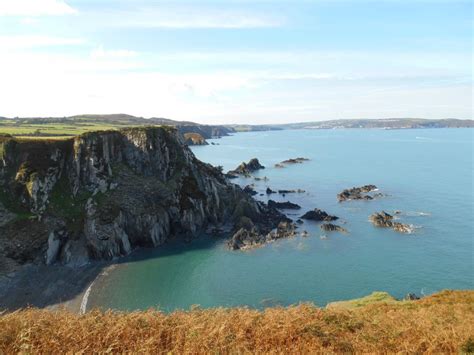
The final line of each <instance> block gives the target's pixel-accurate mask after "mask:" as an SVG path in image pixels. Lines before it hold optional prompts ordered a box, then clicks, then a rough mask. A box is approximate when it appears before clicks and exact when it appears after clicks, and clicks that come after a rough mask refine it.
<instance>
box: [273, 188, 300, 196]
mask: <svg viewBox="0 0 474 355" xmlns="http://www.w3.org/2000/svg"><path fill="white" fill-rule="evenodd" d="M305 192H306V191H305V190H302V189H296V190H278V193H279V194H282V195H284V194H294V193H299V194H302V193H305Z"/></svg>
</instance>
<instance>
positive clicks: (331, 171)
mask: <svg viewBox="0 0 474 355" xmlns="http://www.w3.org/2000/svg"><path fill="white" fill-rule="evenodd" d="M473 133H474V130H472V129H426V130H294V131H274V132H251V133H240V134H236V135H234V136H231V137H224V138H222V139H217V140H213V142H215V143H218V144H219V145H209V146H202V147H194V148H193V151H194V153H195V154H196V156H197V157H198V158H199V159H201V160H203V161H205V162H209V163H212V164H214V165H222V166H223V167H224V169H225V170H226V171H227V170H229V169H232V168H234V167H235V166H237V165H238V164H239V163H240V162H242V161H248V160H249V159H250V158H253V157H257V158H259V160H260V162H261V163H262V164H263V165H265V166H267V169H265V170H262V171H260V172H259V173H258V174H256V175H257V176H261V177H262V176H267V177H268V178H269V181H267V182H263V181H260V182H256V181H252V180H251V179H242V180H240V181H236V182H239V183H240V184H248V183H252V182H254V183H255V185H256V190H257V191H259V192H264V190H265V189H266V187H267V186H269V187H271V188H272V189H295V188H301V189H304V190H306V193H304V194H288V195H287V196H286V197H285V198H283V197H278V196H275V195H273V196H272V198H273V199H277V200H279V201H283V200H284V201H286V200H290V201H291V202H295V203H298V204H300V205H301V206H302V207H303V208H302V210H301V213H300V212H297V213H295V212H291V213H290V214H289V216H290V217H293V218H295V217H297V216H299V215H301V214H302V213H304V212H305V211H306V210H309V209H313V208H315V207H317V208H320V209H323V210H325V211H327V212H328V213H330V214H334V215H337V216H339V217H340V218H341V219H340V221H341V223H345V224H344V227H345V228H347V229H348V230H349V232H350V233H349V234H348V235H344V234H340V233H327V236H328V238H327V239H321V238H320V236H321V235H322V234H323V233H322V232H321V231H320V229H319V224H317V223H314V222H305V223H304V225H302V226H301V227H300V228H301V230H307V231H308V232H309V233H310V237H308V238H303V237H296V238H293V239H287V240H281V241H278V242H275V243H272V244H269V245H267V246H265V247H262V248H259V249H255V250H252V251H246V252H240V251H237V252H235V251H229V250H227V249H226V247H225V244H224V242H223V241H215V240H213V239H211V238H207V237H205V236H204V237H202V238H200V239H198V240H196V241H195V242H193V243H191V244H183V243H181V242H173V243H170V244H169V245H166V246H164V247H162V248H159V249H156V250H142V251H139V252H137V253H135V254H134V255H133V256H131V257H129V258H126V259H124V260H123V262H122V263H121V264H120V265H119V267H117V268H116V269H115V270H113V271H111V272H109V274H108V275H107V276H105V277H102V278H101V279H100V280H99V282H97V283H96V284H95V286H94V287H93V289H92V292H91V295H90V298H89V306H88V307H94V306H100V307H104V308H115V309H123V310H131V309H146V308H149V307H160V308H162V309H164V310H173V309H176V308H185V309H187V308H189V307H190V306H191V305H194V304H199V305H201V306H203V307H214V306H236V305H248V306H251V307H259V308H260V307H265V306H272V305H289V304H294V303H299V302H302V301H312V302H314V303H316V304H318V305H325V304H326V303H328V302H331V301H335V300H343V299H350V298H355V297H361V296H364V295H367V294H369V293H371V292H373V291H388V292H389V293H391V294H392V295H393V296H395V297H403V296H404V295H405V294H407V293H409V292H414V293H416V294H420V295H423V294H425V295H427V294H430V293H433V292H435V291H439V290H442V289H446V288H451V289H472V288H474V269H473V254H474V252H473V235H474V221H473V203H474V202H473V200H474V196H473V150H474V148H473ZM300 156H302V157H307V158H310V159H311V161H309V162H307V163H304V164H297V165H294V166H288V167H287V168H286V169H276V168H273V165H274V164H275V163H277V162H280V161H282V160H284V159H287V158H294V157H300ZM364 184H375V185H377V186H378V187H379V189H380V191H381V192H383V193H386V194H388V196H387V197H384V198H380V199H377V200H374V201H351V202H346V203H338V202H337V200H336V194H337V193H338V192H340V191H341V190H342V189H344V188H348V187H352V186H359V185H364ZM257 198H260V199H262V200H266V199H267V197H266V196H257ZM380 210H385V211H388V212H390V211H394V210H401V211H402V212H403V213H402V215H401V216H400V220H401V221H403V222H407V223H412V224H414V225H415V226H417V227H418V228H417V229H416V231H415V233H413V234H409V235H404V234H398V233H396V232H394V231H392V230H385V229H379V228H375V227H373V226H372V225H371V224H370V223H369V222H368V216H369V215H370V214H371V213H373V212H375V211H380ZM338 222H339V221H338Z"/></svg>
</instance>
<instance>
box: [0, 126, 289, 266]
mask: <svg viewBox="0 0 474 355" xmlns="http://www.w3.org/2000/svg"><path fill="white" fill-rule="evenodd" d="M257 163H258V161H254V162H251V163H250V164H248V165H250V169H255V168H257V167H259V166H260V164H257ZM260 167H261V166H260ZM242 218H248V219H249V220H250V221H251V222H252V224H253V226H254V227H255V230H256V231H257V232H258V233H262V234H263V235H265V236H266V235H267V234H268V233H269V232H270V231H271V230H272V229H274V228H275V227H276V226H277V225H278V224H279V223H280V222H282V221H288V219H287V218H286V217H285V216H284V215H283V214H281V213H280V212H278V211H277V210H275V209H273V208H269V207H268V206H267V205H265V204H264V203H262V202H258V201H256V200H254V199H253V198H252V197H251V196H249V195H248V194H246V193H245V192H244V191H243V190H242V189H241V188H240V187H239V186H237V185H235V184H232V183H230V182H229V181H228V180H227V179H226V178H225V176H224V175H223V174H222V173H221V171H220V170H219V169H218V168H215V167H213V166H211V165H209V164H206V163H203V162H201V161H199V160H198V159H196V157H195V156H194V154H193V153H192V152H191V150H190V149H189V148H188V147H186V145H185V144H184V141H183V139H182V136H181V134H179V133H178V132H177V131H176V129H174V128H170V127H146V128H127V129H123V130H120V131H104V132H92V133H86V134H83V135H80V136H77V137H75V138H71V139H65V140H20V139H15V138H12V137H8V136H3V137H0V259H3V260H7V259H8V260H10V261H11V262H15V263H19V264H22V263H26V262H32V261H35V262H39V261H43V262H46V263H48V264H51V263H55V262H59V263H62V264H68V265H80V264H84V263H86V262H87V261H89V260H94V259H113V258H115V257H119V256H124V255H127V254H129V253H130V252H131V251H132V250H133V249H134V248H136V247H141V246H146V247H156V246H159V245H160V244H163V243H164V242H165V241H167V240H168V239H169V238H171V237H173V236H185V237H186V238H192V237H193V236H195V235H197V234H198V232H199V231H201V230H203V229H205V228H207V227H209V226H216V227H218V226H222V225H224V224H229V223H230V224H235V223H238V222H240V221H241V219H242ZM258 233H257V235H258ZM255 237H256V238H257V236H255Z"/></svg>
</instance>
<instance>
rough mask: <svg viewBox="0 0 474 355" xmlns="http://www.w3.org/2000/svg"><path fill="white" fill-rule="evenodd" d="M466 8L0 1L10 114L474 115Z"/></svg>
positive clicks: (382, 2) (1, 62)
mask: <svg viewBox="0 0 474 355" xmlns="http://www.w3.org/2000/svg"><path fill="white" fill-rule="evenodd" d="M472 14H473V12H472V3H471V1H463V0H431V1H429V0H378V1H375V0H293V1H283V0H282V1H279V0H275V1H270V0H261V1H258V0H253V1H250V0H226V1H224V0H220V1H218V0H214V1H197V0H196V1H182V0H173V1H172V0H168V1H143V0H118V1H109V0H99V1H92V0H89V1H82V0H65V1H62V0H0V78H1V84H0V115H3V116H9V117H13V116H65V115H73V114H80V113H118V112H123V113H129V114H133V115H139V116H144V117H168V118H173V119H178V120H193V121H197V122H202V123H272V122H275V123H276V122H297V121H313V120H325V119H336V118H383V117H426V118H444V117H459V118H472V70H473V69H472V43H473V42H472V26H473V17H472Z"/></svg>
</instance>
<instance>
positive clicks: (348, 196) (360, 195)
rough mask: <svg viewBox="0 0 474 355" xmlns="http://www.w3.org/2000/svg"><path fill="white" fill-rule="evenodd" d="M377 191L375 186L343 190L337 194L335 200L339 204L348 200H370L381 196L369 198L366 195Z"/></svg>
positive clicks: (369, 196)
mask: <svg viewBox="0 0 474 355" xmlns="http://www.w3.org/2000/svg"><path fill="white" fill-rule="evenodd" d="M374 190H377V186H375V185H364V186H361V187H353V188H350V189H345V190H343V191H342V192H341V193H339V194H337V199H338V201H339V202H342V201H349V200H372V199H373V198H374V197H380V196H381V195H382V194H376V196H375V195H374V196H371V195H369V194H368V193H369V192H372V191H374Z"/></svg>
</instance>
